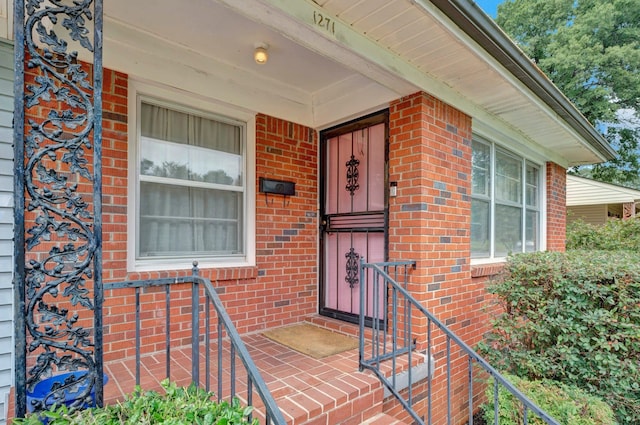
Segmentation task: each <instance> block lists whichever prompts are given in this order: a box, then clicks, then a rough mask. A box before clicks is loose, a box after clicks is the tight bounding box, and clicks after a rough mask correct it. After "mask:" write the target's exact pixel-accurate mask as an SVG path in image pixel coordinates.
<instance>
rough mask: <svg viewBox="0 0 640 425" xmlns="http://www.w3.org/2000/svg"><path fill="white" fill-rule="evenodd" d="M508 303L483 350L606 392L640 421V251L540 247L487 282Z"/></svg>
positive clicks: (620, 413) (521, 369)
mask: <svg viewBox="0 0 640 425" xmlns="http://www.w3.org/2000/svg"><path fill="white" fill-rule="evenodd" d="M489 291H490V292H492V293H494V294H496V296H497V299H498V300H499V302H500V303H501V304H502V306H503V308H504V314H501V315H499V316H498V317H496V318H495V319H494V322H493V325H494V327H493V330H492V331H491V332H489V333H487V335H486V338H485V340H484V341H483V343H482V344H480V346H479V349H480V351H481V352H482V353H483V354H484V356H485V357H486V358H487V359H488V360H489V361H490V362H491V363H492V364H494V365H496V366H497V367H498V368H499V369H502V370H506V371H508V372H510V373H513V374H515V375H517V376H520V377H525V378H528V379H530V380H536V379H542V378H544V379H552V380H555V381H560V382H563V383H565V384H570V385H576V386H578V387H580V388H583V389H585V390H586V391H588V392H590V393H592V394H596V395H599V396H601V397H602V398H603V399H604V400H605V401H606V402H607V403H608V404H609V405H611V406H612V407H613V409H614V411H615V412H616V415H617V419H618V422H620V423H621V424H640V383H639V382H638V381H639V380H638V377H639V376H640V256H639V255H638V254H635V253H629V252H622V251H617V252H603V251H598V252H587V251H570V252H567V253H566V254H565V253H558V252H540V253H532V254H521V255H516V256H512V257H510V258H509V260H508V262H507V265H506V267H505V273H504V274H503V276H502V278H500V279H497V280H495V281H493V282H492V283H491V284H490V285H489Z"/></svg>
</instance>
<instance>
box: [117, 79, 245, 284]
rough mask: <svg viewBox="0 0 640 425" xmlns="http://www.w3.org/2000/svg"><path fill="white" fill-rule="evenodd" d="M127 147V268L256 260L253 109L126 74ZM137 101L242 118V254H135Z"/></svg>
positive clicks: (182, 267) (233, 264) (236, 264)
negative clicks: (155, 256)
mask: <svg viewBox="0 0 640 425" xmlns="http://www.w3.org/2000/svg"><path fill="white" fill-rule="evenodd" d="M128 97H129V99H128V118H129V152H128V192H127V197H128V201H127V235H128V236H127V271H128V272H146V271H161V270H185V269H191V268H192V267H193V261H198V267H200V268H229V267H251V266H255V264H256V243H255V233H256V232H255V216H256V205H255V198H256V185H255V180H256V178H255V168H256V166H255V145H256V129H255V127H256V125H255V114H253V113H251V112H248V111H245V110H242V109H237V108H234V107H231V106H228V105H225V104H221V103H219V102H216V101H214V100H211V99H208V98H203V97H202V96H200V95H197V94H191V93H187V92H184V91H181V90H175V89H172V88H169V87H164V86H160V85H157V84H153V83H149V82H146V81H143V80H137V79H131V78H130V79H129V94H128ZM142 100H148V101H149V102H150V103H153V104H156V105H160V106H164V107H168V108H170V109H173V110H177V111H182V112H187V113H193V114H197V115H200V116H204V117H210V118H212V119H217V120H220V118H221V117H226V118H228V119H229V120H231V121H234V122H240V123H243V130H244V133H245V135H244V137H245V140H244V149H245V154H244V157H245V158H244V160H245V164H244V169H245V174H244V189H245V190H244V199H243V205H244V217H243V223H244V229H243V230H244V241H243V244H244V247H245V249H244V251H245V252H244V255H242V256H228V257H227V256H220V257H215V256H205V257H202V256H200V257H199V256H196V255H194V258H166V257H163V258H160V259H156V258H137V243H138V242H137V237H138V236H137V235H138V218H139V217H138V216H139V212H140V210H139V205H138V199H140V197H139V190H140V180H139V177H140V161H139V152H140V121H139V114H138V111H139V110H140V105H141V102H142Z"/></svg>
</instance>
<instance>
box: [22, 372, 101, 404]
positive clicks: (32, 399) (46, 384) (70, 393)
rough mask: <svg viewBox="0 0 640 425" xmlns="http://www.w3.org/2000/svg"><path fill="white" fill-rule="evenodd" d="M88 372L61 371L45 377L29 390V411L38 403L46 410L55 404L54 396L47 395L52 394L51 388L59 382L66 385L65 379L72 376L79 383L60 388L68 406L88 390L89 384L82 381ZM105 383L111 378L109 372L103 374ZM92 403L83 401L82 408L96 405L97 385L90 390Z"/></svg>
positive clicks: (72, 380)
mask: <svg viewBox="0 0 640 425" xmlns="http://www.w3.org/2000/svg"><path fill="white" fill-rule="evenodd" d="M86 374H87V372H68V373H61V374H59V375H54V376H52V377H50V378H46V379H43V380H42V381H40V382H38V383H37V384H36V386H35V387H33V390H32V391H29V390H27V412H29V413H31V412H33V411H34V410H36V409H34V407H35V406H36V405H41V406H43V409H44V410H47V409H49V408H50V407H51V406H53V404H54V401H55V399H54V397H49V398H47V396H49V395H51V389H52V388H53V386H54V384H56V383H58V384H60V385H64V384H65V381H66V380H67V379H69V378H70V377H74V378H72V379H71V380H70V382H75V381H78V380H80V381H79V383H77V384H75V385H72V386H71V387H69V388H68V389H65V390H60V391H64V404H65V405H67V406H71V405H72V404H73V403H74V402H75V401H76V400H77V399H78V398H79V397H80V396H81V395H82V393H83V392H84V391H85V390H86V388H87V384H86V381H82V378H83V377H84V376H85V375H86ZM102 379H103V384H106V383H107V381H108V380H109V378H108V377H107V374H106V373H105V374H103V378H102ZM89 395H90V397H91V403H87V402H85V403H83V404H82V405H81V406H79V407H80V408H83V409H84V408H87V407H94V406H95V405H96V392H95V386H94V388H92V389H91V392H90V394H89ZM38 410H41V409H38Z"/></svg>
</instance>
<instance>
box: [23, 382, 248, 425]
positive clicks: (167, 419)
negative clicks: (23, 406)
mask: <svg viewBox="0 0 640 425" xmlns="http://www.w3.org/2000/svg"><path fill="white" fill-rule="evenodd" d="M162 387H163V388H164V390H165V394H159V393H158V392H156V391H147V392H142V390H141V389H140V388H136V390H135V391H134V392H133V393H132V394H131V395H129V396H127V397H125V400H124V401H123V402H121V403H118V404H115V405H109V406H105V407H102V408H97V407H96V408H91V409H85V410H79V411H75V412H72V413H70V412H69V411H68V410H67V408H66V407H65V406H61V407H57V408H53V409H52V410H49V411H46V412H42V413H40V415H41V416H43V417H45V418H48V420H49V424H50V425H80V424H95V425H119V424H128V425H134V424H136V425H138V424H140V425H151V424H166V425H169V424H171V425H191V424H201V425H213V424H218V425H236V424H251V425H257V424H258V420H257V419H253V420H252V421H249V419H248V416H249V414H250V413H251V411H252V408H251V407H242V406H240V402H239V401H238V400H237V399H234V400H233V402H232V403H231V404H229V403H228V402H226V401H223V402H220V403H218V402H215V401H213V397H214V394H213V393H211V392H207V391H205V390H203V389H200V388H196V387H195V386H193V385H192V386H190V387H188V388H179V387H178V386H176V384H175V383H172V382H169V381H168V380H164V381H162ZM13 423H14V424H22V425H38V424H40V423H41V420H40V417H39V415H36V414H33V415H29V416H27V417H26V418H24V419H14V421H13Z"/></svg>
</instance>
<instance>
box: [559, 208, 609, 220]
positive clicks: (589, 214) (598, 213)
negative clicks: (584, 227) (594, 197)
mask: <svg viewBox="0 0 640 425" xmlns="http://www.w3.org/2000/svg"><path fill="white" fill-rule="evenodd" d="M567 212H568V215H567V222H568V223H571V222H573V221H574V220H577V219H579V218H580V219H582V220H584V221H585V222H587V223H591V224H604V223H605V222H606V221H607V205H577V206H575V207H567Z"/></svg>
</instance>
